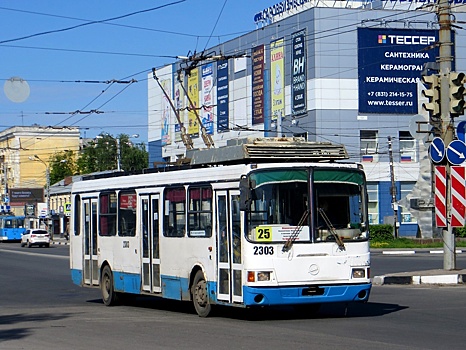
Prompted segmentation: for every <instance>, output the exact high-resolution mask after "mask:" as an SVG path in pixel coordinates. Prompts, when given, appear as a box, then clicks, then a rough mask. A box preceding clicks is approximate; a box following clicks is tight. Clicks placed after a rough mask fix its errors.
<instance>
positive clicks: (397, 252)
mask: <svg viewBox="0 0 466 350" xmlns="http://www.w3.org/2000/svg"><path fill="white" fill-rule="evenodd" d="M374 252H376V251H374ZM381 253H382V254H384V255H412V254H443V253H444V251H443V250H420V251H419V250H418V251H416V250H383V251H382V252H381ZM455 253H456V254H461V253H463V250H462V249H457V250H456V251H455Z"/></svg>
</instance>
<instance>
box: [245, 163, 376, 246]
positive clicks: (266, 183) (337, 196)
mask: <svg viewBox="0 0 466 350" xmlns="http://www.w3.org/2000/svg"><path fill="white" fill-rule="evenodd" d="M364 182H365V178H364V174H363V173H362V172H361V171H359V170H356V169H341V168H339V169H336V168H335V169H333V168H322V169H320V168H313V169H296V168H295V169H280V170H275V169H274V170H266V171H257V172H253V173H251V174H250V175H249V184H250V191H251V192H250V194H249V198H250V203H249V206H248V210H247V220H246V227H247V233H248V238H249V239H250V240H251V241H254V242H283V241H287V240H289V239H290V238H292V239H293V241H294V242H316V243H317V242H325V241H332V240H335V239H338V238H337V237H336V236H338V237H340V238H341V239H342V240H345V241H359V240H364V239H367V215H366V193H365V190H364V188H365V187H364ZM309 198H311V201H310V200H309ZM325 219H327V220H325Z"/></svg>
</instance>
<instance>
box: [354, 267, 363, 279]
mask: <svg viewBox="0 0 466 350" xmlns="http://www.w3.org/2000/svg"><path fill="white" fill-rule="evenodd" d="M352 276H353V278H365V277H366V270H365V269H353V273H352Z"/></svg>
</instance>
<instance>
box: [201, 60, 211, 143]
mask: <svg viewBox="0 0 466 350" xmlns="http://www.w3.org/2000/svg"><path fill="white" fill-rule="evenodd" d="M212 67H213V65H212V63H209V64H206V65H205V66H203V67H202V109H201V110H200V112H201V120H202V125H203V126H204V128H205V129H206V132H207V133H208V134H213V133H214V115H213V110H214V107H213V106H212V105H213V99H214V90H213V89H214V82H213V79H214V78H213V75H212Z"/></svg>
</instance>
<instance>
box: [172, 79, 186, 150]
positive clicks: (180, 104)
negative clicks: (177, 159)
mask: <svg viewBox="0 0 466 350" xmlns="http://www.w3.org/2000/svg"><path fill="white" fill-rule="evenodd" d="M177 74H178V73H177V72H174V73H173V81H175V100H174V105H175V108H176V110H177V111H178V115H179V116H180V119H181V122H182V123H185V122H186V120H185V110H184V106H185V101H184V99H185V96H184V91H183V88H182V87H181V84H182V82H183V81H184V72H183V71H181V72H180V79H179V80H178V79H177V78H176V77H175V75H177ZM180 81H181V82H180ZM175 141H181V125H180V124H178V120H175Z"/></svg>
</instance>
